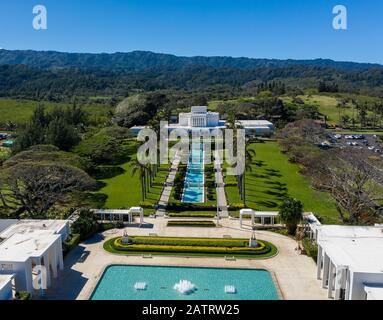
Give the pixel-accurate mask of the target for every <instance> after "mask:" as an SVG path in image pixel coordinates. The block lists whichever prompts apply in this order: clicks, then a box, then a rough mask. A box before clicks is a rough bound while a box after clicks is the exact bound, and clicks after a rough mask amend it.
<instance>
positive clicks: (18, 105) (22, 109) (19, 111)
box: [0, 99, 111, 124]
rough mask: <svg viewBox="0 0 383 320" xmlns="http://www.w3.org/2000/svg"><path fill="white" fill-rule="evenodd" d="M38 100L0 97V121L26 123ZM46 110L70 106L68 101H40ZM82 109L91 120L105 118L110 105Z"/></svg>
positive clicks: (97, 105) (89, 106) (86, 106)
mask: <svg viewBox="0 0 383 320" xmlns="http://www.w3.org/2000/svg"><path fill="white" fill-rule="evenodd" d="M38 104H39V102H37V101H32V100H18V99H0V115H1V118H0V122H1V123H6V122H8V121H12V122H15V123H18V124H20V123H26V122H27V121H28V120H29V119H30V117H31V116H32V114H33V111H34V109H35V108H36V107H37V105H38ZM42 104H43V105H44V106H45V107H46V109H47V110H52V109H54V108H57V107H61V108H66V107H70V106H72V104H70V103H55V102H42ZM83 108H84V110H85V111H87V112H88V113H89V114H90V115H91V120H92V119H93V120H102V119H104V118H105V119H106V117H107V113H108V111H109V110H111V108H110V107H108V106H105V105H101V104H96V103H95V104H92V105H84V106H83Z"/></svg>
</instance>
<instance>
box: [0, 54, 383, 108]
mask: <svg viewBox="0 0 383 320" xmlns="http://www.w3.org/2000/svg"><path fill="white" fill-rule="evenodd" d="M23 62H25V61H23ZM265 81H283V82H284V83H285V85H286V87H289V88H299V89H306V88H319V91H320V92H323V91H326V90H327V89H329V90H330V92H334V86H332V83H336V84H337V85H336V91H339V92H353V93H361V94H369V95H374V96H379V97H382V96H383V68H375V69H369V68H367V69H363V70H344V69H335V68H329V67H320V66H315V65H289V66H286V67H261V68H256V69H241V68H237V69H235V68H229V67H222V68H217V67H212V66H207V65H190V66H185V67H182V68H180V69H179V68H177V67H176V66H174V67H163V66H156V67H152V68H149V69H145V70H142V71H129V70H123V69H120V70H113V69H109V70H108V69H106V68H105V66H104V68H103V69H89V68H84V69H82V68H74V67H71V68H56V69H41V68H37V67H35V66H29V65H25V64H16V65H11V64H8V65H0V97H13V98H29V99H34V100H47V101H64V100H68V99H70V98H71V97H73V96H78V97H90V96H110V97H124V96H127V95H129V94H130V93H131V92H135V91H154V90H163V89H177V90H179V89H182V90H196V89H201V88H204V89H206V88H209V87H214V86H219V85H221V86H222V85H224V86H228V87H229V88H237V89H238V88H239V89H240V90H251V89H252V88H258V87H259V84H260V83H262V82H265Z"/></svg>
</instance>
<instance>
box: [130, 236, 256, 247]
mask: <svg viewBox="0 0 383 320" xmlns="http://www.w3.org/2000/svg"><path fill="white" fill-rule="evenodd" d="M130 243H132V244H150V245H165V246H166V245H170V246H174V245H178V246H212V247H247V246H248V244H249V240H248V239H235V238H234V239H233V238H182V237H145V236H133V237H130Z"/></svg>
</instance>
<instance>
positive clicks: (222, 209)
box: [214, 156, 229, 218]
mask: <svg viewBox="0 0 383 320" xmlns="http://www.w3.org/2000/svg"><path fill="white" fill-rule="evenodd" d="M214 169H215V170H216V172H215V183H216V186H217V187H216V192H217V206H218V208H219V216H220V218H227V217H229V212H228V210H227V200H226V193H225V183H224V180H223V174H222V168H221V162H220V160H219V157H218V156H216V158H215V160H214Z"/></svg>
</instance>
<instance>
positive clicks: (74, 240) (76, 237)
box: [63, 233, 81, 253]
mask: <svg viewBox="0 0 383 320" xmlns="http://www.w3.org/2000/svg"><path fill="white" fill-rule="evenodd" d="M80 238H81V235H80V234H78V233H76V234H73V235H72V236H71V238H70V239H69V240H68V241H64V246H63V249H64V252H65V253H67V252H69V251H71V250H72V249H73V248H74V247H76V246H77V245H78V244H79V243H80Z"/></svg>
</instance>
